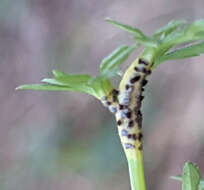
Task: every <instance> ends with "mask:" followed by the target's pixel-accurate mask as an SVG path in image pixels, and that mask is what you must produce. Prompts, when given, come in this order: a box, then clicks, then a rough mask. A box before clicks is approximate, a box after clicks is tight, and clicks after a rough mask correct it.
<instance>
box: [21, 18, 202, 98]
mask: <svg viewBox="0 0 204 190" xmlns="http://www.w3.org/2000/svg"><path fill="white" fill-rule="evenodd" d="M106 21H107V22H108V23H111V24H113V25H114V26H117V27H119V28H121V29H122V30H125V31H127V32H129V33H131V34H132V35H133V38H134V39H135V40H136V41H137V42H136V43H135V44H134V45H132V46H127V45H123V46H120V47H118V48H116V49H115V50H114V51H113V52H112V53H111V54H110V55H108V56H107V57H106V58H104V59H103V60H102V63H101V65H100V72H99V75H98V76H96V77H91V76H90V75H87V74H80V75H79V74H78V75H71V74H66V73H63V72H60V71H58V70H54V71H53V75H54V77H53V78H45V79H43V80H42V81H41V82H42V84H31V85H22V86H19V87H18V88H17V89H19V90H52V91H55V90H57V91H58V90H59V91H79V92H83V93H87V94H90V95H92V96H95V97H96V98H98V99H100V98H101V97H102V96H104V95H107V94H108V93H109V92H110V90H112V88H113V86H112V84H111V83H110V78H112V77H115V76H116V75H117V74H118V73H119V66H120V65H121V64H122V63H124V62H125V61H126V60H127V58H128V56H129V55H130V54H131V53H132V52H133V51H134V50H135V49H137V48H138V47H139V46H140V45H144V46H145V50H144V52H145V53H146V55H148V54H149V55H151V56H152V54H155V55H154V56H153V57H155V60H154V66H153V67H154V68H156V67H157V66H158V65H160V64H161V63H163V62H165V61H168V60H177V59H184V58H189V57H193V56H198V55H200V54H201V53H204V42H200V43H197V44H195V43H194V44H191V45H189V46H187V47H183V48H179V49H176V50H173V51H171V49H172V48H173V47H174V46H176V45H180V44H183V43H191V42H195V41H198V40H203V39H204V21H203V20H199V21H195V22H192V23H189V22H186V21H184V20H177V21H171V22H169V23H168V24H167V25H165V26H163V27H161V28H160V29H158V30H157V31H156V32H155V33H154V34H153V35H152V36H150V37H148V36H147V35H145V34H144V33H143V32H142V31H141V30H139V29H138V28H133V27H131V26H128V25H125V24H122V23H119V22H117V21H114V20H111V19H110V18H108V19H106Z"/></svg>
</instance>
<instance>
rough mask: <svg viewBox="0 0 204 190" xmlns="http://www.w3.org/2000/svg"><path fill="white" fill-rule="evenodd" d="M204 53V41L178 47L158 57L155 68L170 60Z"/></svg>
mask: <svg viewBox="0 0 204 190" xmlns="http://www.w3.org/2000/svg"><path fill="white" fill-rule="evenodd" d="M202 53H204V42H200V43H198V44H194V45H190V46H187V47H183V48H180V49H176V50H174V51H171V52H169V53H167V54H165V55H163V56H160V57H157V58H156V60H155V64H154V68H155V67H157V66H158V65H159V64H161V63H162V62H165V61H168V60H177V59H185V58H189V57H194V56H199V55H200V54H202Z"/></svg>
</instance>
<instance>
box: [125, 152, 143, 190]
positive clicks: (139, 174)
mask: <svg viewBox="0 0 204 190" xmlns="http://www.w3.org/2000/svg"><path fill="white" fill-rule="evenodd" d="M128 167H129V175H130V183H131V189H132V190H146V185H145V176H144V167H143V156H142V151H138V150H137V151H136V157H135V158H129V159H128Z"/></svg>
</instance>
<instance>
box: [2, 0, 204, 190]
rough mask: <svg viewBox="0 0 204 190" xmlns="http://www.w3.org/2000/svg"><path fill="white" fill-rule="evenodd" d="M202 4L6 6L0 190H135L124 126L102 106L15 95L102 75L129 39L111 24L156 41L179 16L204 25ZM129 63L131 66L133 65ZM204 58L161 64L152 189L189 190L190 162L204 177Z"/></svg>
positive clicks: (152, 105)
mask: <svg viewBox="0 0 204 190" xmlns="http://www.w3.org/2000/svg"><path fill="white" fill-rule="evenodd" d="M203 9H204V2H203V1H202V0H195V1H190V0H180V1H178V0H177V1H176V0H171V1H170V0H163V1H162V0H158V1H154V0H149V1H142V0H140V1H139V0H138V1H131V0H126V1H122V0H118V1H116V0H113V1H108V0H102V1H96V0H89V1H83V0H18V1H11V0H1V1H0V121H1V124H0V189H1V190H28V189H29V190H81V189H83V190H96V189H97V190H104V189H108V190H116V189H117V190H124V189H130V185H129V178H128V170H127V163H126V160H125V156H124V153H123V150H122V148H121V145H120V142H119V138H118V136H117V129H116V123H115V121H114V118H113V116H112V115H111V114H109V112H108V111H107V110H106V109H105V108H103V107H102V105H101V104H100V102H98V101H97V100H96V99H94V98H93V97H91V96H88V95H84V94H80V93H71V92H33V91H15V87H16V86H18V85H21V84H25V83H37V82H39V81H40V80H41V79H42V78H45V77H50V76H51V71H52V70H53V69H60V70H62V71H65V72H68V73H90V74H92V75H96V74H97V72H98V67H99V64H100V61H101V60H102V59H103V58H104V57H105V56H107V55H108V53H110V52H111V51H112V50H113V49H115V48H116V47H117V46H119V45H120V44H124V43H127V42H130V41H131V37H130V35H128V34H127V33H125V32H123V31H121V30H120V29H118V28H115V27H113V26H111V25H110V24H107V23H106V22H105V21H104V18H105V17H111V18H113V19H116V20H118V21H121V22H124V23H126V24H130V25H133V26H136V27H139V28H141V29H142V30H143V31H144V32H145V33H147V34H151V33H152V32H153V31H154V30H155V29H157V28H158V27H160V26H162V25H164V24H166V23H167V22H168V21H170V20H172V19H187V20H195V19H199V18H204V12H203ZM136 55H137V54H136V53H135V54H134V55H133V56H131V57H130V59H129V61H128V62H127V63H126V66H127V65H128V64H129V63H130V62H131V61H132V60H134V58H135V57H136ZM203 61H204V56H203V55H202V56H200V57H196V58H193V59H187V60H182V61H177V62H169V63H165V64H163V65H161V66H160V67H159V68H158V69H156V70H155V72H153V74H152V76H150V78H149V79H150V80H151V81H150V82H149V84H148V85H147V88H146V89H147V90H146V92H145V96H146V99H145V101H144V105H143V113H144V122H143V126H144V135H145V142H144V162H145V175H146V178H147V187H148V188H147V189H151V190H154V189H155V190H156V189H157V190H164V189H165V190H172V189H181V186H180V184H179V183H178V182H176V181H174V180H171V179H170V178H169V176H171V175H176V174H179V173H181V171H182V168H183V165H184V163H185V162H186V161H189V160H190V161H193V162H196V163H197V164H198V166H199V168H200V169H201V170H202V171H204V162H203V157H204V120H203V118H202V117H203V116H202V115H203V113H204V100H203V97H204V85H203V82H204V71H203V70H204V64H203Z"/></svg>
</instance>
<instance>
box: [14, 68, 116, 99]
mask: <svg viewBox="0 0 204 190" xmlns="http://www.w3.org/2000/svg"><path fill="white" fill-rule="evenodd" d="M53 75H54V77H55V78H45V79H43V80H42V81H41V82H43V83H46V84H27V85H22V86H19V87H17V88H16V89H17V90H46V91H75V92H76V91H78V92H83V93H86V94H90V95H92V96H95V97H96V98H98V99H100V98H101V97H102V96H105V95H107V94H108V93H109V92H110V91H111V90H112V89H113V86H112V85H111V83H110V81H109V80H107V79H105V78H102V77H101V78H100V80H97V81H94V80H93V79H94V78H92V77H91V76H90V75H86V74H81V75H70V74H66V73H63V72H61V71H58V70H54V71H53ZM90 80H93V82H90Z"/></svg>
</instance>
